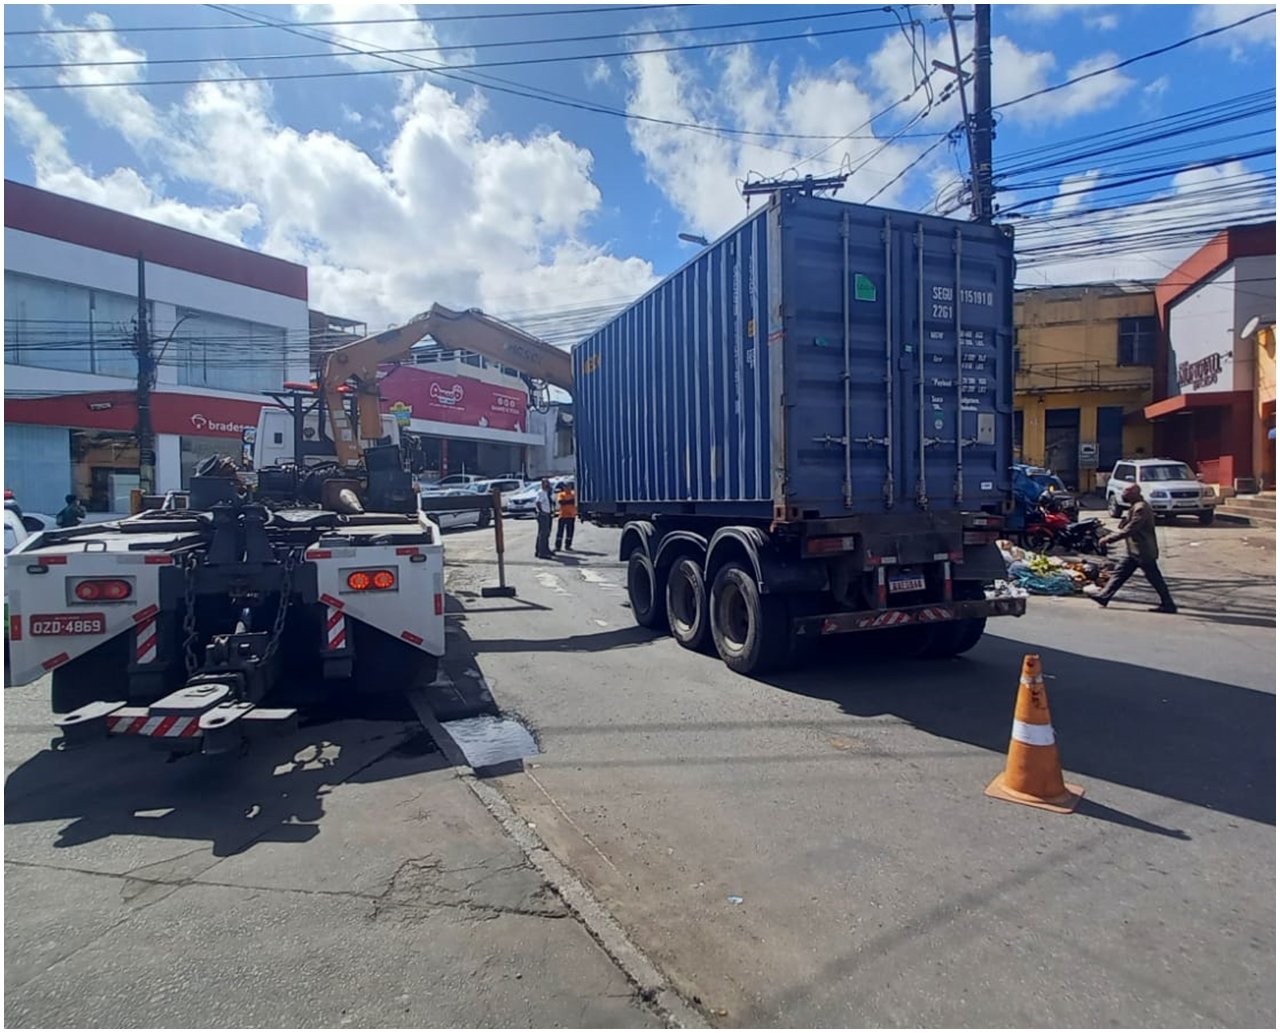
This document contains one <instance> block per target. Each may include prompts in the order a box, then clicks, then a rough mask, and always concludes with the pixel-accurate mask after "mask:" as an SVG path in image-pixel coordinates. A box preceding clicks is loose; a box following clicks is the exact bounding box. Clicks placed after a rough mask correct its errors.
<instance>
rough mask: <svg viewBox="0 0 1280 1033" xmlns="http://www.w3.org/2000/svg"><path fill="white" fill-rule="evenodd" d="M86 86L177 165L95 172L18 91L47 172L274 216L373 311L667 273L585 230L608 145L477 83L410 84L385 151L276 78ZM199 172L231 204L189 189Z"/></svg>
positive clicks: (259, 220)
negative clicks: (599, 159)
mask: <svg viewBox="0 0 1280 1033" xmlns="http://www.w3.org/2000/svg"><path fill="white" fill-rule="evenodd" d="M342 10H343V11H344V16H346V17H357V15H355V14H353V13H351V10H350V9H349V8H343V9H342ZM313 13H314V12H313ZM384 16H393V15H384ZM95 17H100V16H95ZM361 28H363V27H361ZM387 28H395V29H397V32H403V31H404V29H405V27H404V26H391V27H387ZM420 31H421V29H420V27H418V26H416V25H415V27H412V29H411V32H413V33H419V32H420ZM375 35H376V37H377V38H376V40H371V41H373V42H377V43H378V44H379V45H386V44H398V43H401V42H403V37H397V38H395V39H393V38H391V37H390V36H389V35H387V34H385V33H382V32H379V33H376V34H375ZM60 38H61V37H60ZM361 38H362V39H363V38H364V34H363V33H362V34H361ZM419 38H420V37H419ZM65 40H66V43H65V44H62V45H63V46H66V47H67V48H70V49H69V50H68V53H67V57H69V58H70V57H72V56H73V55H75V54H80V53H83V48H85V47H90V46H91V47H93V48H94V50H93V52H94V53H95V54H105V53H107V52H109V50H110V49H111V48H114V49H115V50H117V51H122V50H126V49H127V48H125V47H124V46H123V44H121V43H120V42H119V40H118V39H117V38H116V36H115V35H114V34H113V33H101V34H95V35H92V36H67V37H65ZM135 53H137V52H136V51H135ZM362 60H363V59H362ZM219 70H222V71H227V70H233V69H229V68H226V67H224V68H222V69H219ZM233 71H234V70H233ZM75 96H76V98H77V99H78V100H79V101H80V102H81V103H83V104H84V106H85V110H86V111H87V113H88V114H89V115H90V117H91V118H93V119H94V120H95V121H97V122H98V123H100V124H101V125H104V126H107V127H109V128H111V129H114V130H116V131H118V132H119V133H120V134H121V135H122V136H123V137H124V138H125V140H126V141H128V143H129V144H130V145H131V146H132V147H133V148H134V149H135V151H136V152H137V153H138V154H139V156H140V157H143V158H150V159H152V161H151V167H155V168H160V169H163V173H162V174H160V175H158V176H157V177H156V178H155V180H154V181H153V182H150V183H148V182H146V181H145V180H144V179H143V177H142V176H141V175H140V174H139V173H138V172H137V171H135V170H134V169H130V168H122V169H116V170H115V171H114V172H112V173H110V174H109V175H106V176H101V175H95V174H94V173H93V172H92V171H91V170H89V169H88V168H86V167H84V166H83V165H82V164H80V163H78V162H77V161H75V160H74V159H73V158H72V157H71V155H70V153H69V148H68V144H67V140H66V138H65V134H63V133H62V132H61V130H59V129H58V127H57V126H55V125H54V124H53V123H52V122H51V121H50V120H49V119H48V117H47V116H46V115H45V114H44V113H43V112H42V111H41V110H40V109H39V108H38V107H37V106H36V105H35V104H34V103H33V102H32V101H31V100H30V98H29V97H27V96H26V95H23V94H21V93H16V92H10V93H6V95H5V114H6V118H8V119H9V120H10V122H11V124H12V125H13V126H14V128H15V130H16V132H17V134H18V137H19V139H20V140H21V141H22V143H23V144H24V145H25V146H26V147H27V148H28V150H29V152H30V154H31V158H32V162H33V165H34V168H35V178H36V184H37V185H38V186H40V187H42V188H45V189H49V190H54V191H56V192H59V193H64V194H69V195H71V196H75V197H79V198H82V199H84V200H89V201H93V202H94V203H98V204H104V205H109V206H111V207H116V208H120V209H121V210H124V211H128V212H131V213H133V214H136V215H140V216H143V217H146V218H151V219H155V220H157V221H160V222H165V223H169V224H172V225H179V226H181V227H182V228H184V229H191V230H194V231H195V232H200V233H206V234H208V235H210V236H215V237H218V238H220V239H224V240H232V241H236V242H239V241H241V240H242V239H243V234H244V233H245V232H246V231H247V230H250V229H255V228H257V229H260V230H261V231H262V237H263V244H262V247H263V250H264V251H266V252H267V253H270V254H275V255H279V256H280V257H283V258H287V259H291V260H294V261H299V262H303V263H305V264H307V265H308V267H309V271H310V285H311V301H312V304H313V306H315V307H318V308H323V309H327V310H329V311H332V312H335V313H337V314H341V315H344V316H349V317H351V318H356V319H365V320H367V321H368V322H369V323H370V325H383V324H385V323H387V322H389V321H391V320H396V319H403V318H405V317H407V316H408V315H410V314H412V313H414V312H419V311H421V310H422V309H424V308H426V307H427V306H428V305H429V304H430V303H431V302H432V301H437V300H438V301H441V302H443V303H445V304H448V305H450V306H452V307H464V306H470V305H481V306H483V307H485V308H488V309H490V310H492V311H494V312H496V313H501V312H502V311H512V310H516V309H521V310H526V311H536V310H538V309H543V310H546V309H553V308H561V309H563V308H571V307H582V306H586V305H590V304H593V303H595V302H597V301H599V300H604V299H607V300H610V301H613V300H615V299H617V298H618V297H619V296H628V295H635V294H638V293H640V292H641V291H642V290H644V289H645V288H647V287H648V286H649V285H650V284H651V283H652V282H653V281H654V275H653V270H652V268H651V266H650V265H649V263H647V262H645V261H642V260H640V259H637V258H626V257H618V256H615V255H613V254H610V253H609V251H608V249H606V248H602V247H598V246H594V245H592V244H590V243H588V242H587V240H586V233H587V231H588V229H589V226H590V223H591V220H592V218H593V217H594V216H595V214H596V213H597V212H598V211H599V209H600V206H601V196H600V191H599V189H598V188H597V187H596V185H595V183H594V182H593V181H592V178H591V177H592V157H591V154H590V153H589V152H588V151H586V150H584V149H583V148H581V147H579V146H577V145H576V144H574V143H572V142H571V141H569V140H566V139H565V138H564V137H562V136H561V135H560V134H558V133H554V132H546V131H541V132H536V133H533V134H530V135H528V136H526V137H523V138H517V137H514V136H492V135H486V134H485V132H484V131H483V130H482V128H481V125H480V122H481V118H482V116H483V114H484V112H485V107H484V103H483V101H482V100H481V99H480V98H479V97H478V96H471V97H469V98H467V99H459V98H458V97H455V96H454V95H453V94H452V93H450V92H449V91H447V90H444V89H441V88H440V87H437V86H434V85H432V84H430V83H425V84H418V85H416V86H411V87H410V88H407V89H402V90H401V91H400V102H399V104H398V105H397V106H396V108H395V111H394V114H393V128H392V129H391V131H390V139H389V141H388V142H386V147H385V150H384V151H380V152H379V155H378V157H377V158H375V157H373V156H371V155H370V154H369V153H367V152H365V151H364V150H362V149H361V148H360V147H358V146H357V145H356V144H354V143H352V142H351V141H350V140H348V139H346V138H344V137H343V136H341V135H340V134H339V133H338V132H337V131H334V130H317V131H313V132H309V133H301V132H299V131H298V130H296V129H294V128H292V127H290V126H287V125H284V124H281V122H280V121H279V119H278V118H277V117H276V115H275V114H274V111H273V102H272V95H271V92H270V89H269V88H268V87H267V86H266V85H265V84H262V83H256V82H251V83H203V84H200V85H197V86H194V87H192V88H191V89H190V90H189V91H188V92H187V93H186V94H185V95H183V96H182V98H181V99H180V100H179V101H176V102H174V103H173V104H172V105H170V106H169V107H167V108H160V107H157V106H156V105H153V104H152V103H151V102H150V101H149V100H148V99H147V97H146V96H145V95H144V94H143V92H142V91H141V90H139V89H135V88H132V87H127V88H121V89H112V90H83V91H79V92H78V93H76V94H75ZM108 98H109V101H108ZM354 114H357V115H359V112H354ZM182 183H186V184H191V185H194V186H195V187H197V188H199V189H200V190H201V191H207V192H209V193H211V194H212V195H213V196H215V197H221V198H226V199H227V201H226V203H225V206H223V207H219V206H216V205H209V206H203V207H202V206H198V205H191V204H186V203H183V202H180V201H177V200H174V199H173V197H172V194H173V193H174V191H175V189H177V188H179V187H180V186H181V184H182Z"/></svg>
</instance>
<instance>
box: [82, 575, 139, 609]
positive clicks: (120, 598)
mask: <svg viewBox="0 0 1280 1033" xmlns="http://www.w3.org/2000/svg"><path fill="white" fill-rule="evenodd" d="M71 592H72V595H74V596H75V598H76V599H77V600H78V601H80V602H82V603H122V602H124V601H125V600H126V599H129V598H131V597H132V596H133V585H132V584H130V583H129V582H128V581H126V580H125V579H124V578H118V577H110V578H81V579H80V580H78V581H76V582H74V583H73V586H72V589H71Z"/></svg>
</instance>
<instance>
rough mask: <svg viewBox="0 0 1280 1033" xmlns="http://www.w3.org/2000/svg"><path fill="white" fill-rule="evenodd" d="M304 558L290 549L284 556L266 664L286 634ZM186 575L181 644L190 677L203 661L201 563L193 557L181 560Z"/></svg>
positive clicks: (263, 657)
mask: <svg viewBox="0 0 1280 1033" xmlns="http://www.w3.org/2000/svg"><path fill="white" fill-rule="evenodd" d="M301 557H302V550H301V549H290V550H289V551H288V552H286V553H285V556H284V576H283V577H282V578H281V580H280V605H279V606H278V607H276V616H275V620H274V621H273V622H272V624H271V637H270V638H268V639H267V648H266V649H265V650H263V653H262V662H263V663H264V664H265V663H266V662H267V661H268V660H270V659H271V658H272V657H273V656H274V655H275V652H276V650H277V649H278V648H279V646H280V638H281V636H282V635H283V634H284V623H285V619H286V618H287V617H288V615H289V597H290V595H292V593H293V572H294V570H295V569H296V568H297V566H298V562H299V560H300V559H301ZM180 562H181V564H182V574H183V586H182V587H183V592H182V601H183V613H182V630H183V631H184V632H185V633H186V637H185V638H184V639H183V642H182V651H183V654H184V657H185V661H186V666H187V677H188V678H190V677H191V676H192V675H194V674H195V673H196V671H197V669H198V668H199V667H200V658H199V656H198V654H197V653H196V641H197V634H196V567H197V565H198V560H197V559H196V557H195V556H194V555H192V554H190V553H188V554H187V555H186V556H184V557H183V558H182V560H181V561H180Z"/></svg>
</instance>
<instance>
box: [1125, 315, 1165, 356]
mask: <svg viewBox="0 0 1280 1033" xmlns="http://www.w3.org/2000/svg"><path fill="white" fill-rule="evenodd" d="M1118 332H1119V342H1118V347H1117V354H1116V365H1117V366H1154V365H1155V361H1156V317H1155V316H1137V317H1135V318H1132V319H1121V320H1119V325H1118Z"/></svg>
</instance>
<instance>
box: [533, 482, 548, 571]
mask: <svg viewBox="0 0 1280 1033" xmlns="http://www.w3.org/2000/svg"><path fill="white" fill-rule="evenodd" d="M551 509H552V500H551V482H550V481H549V480H547V479H546V478H545V477H544V478H542V483H541V485H540V486H539V488H538V494H537V496H536V497H535V498H534V500H533V511H534V515H535V516H536V517H537V518H538V544H537V545H536V546H535V547H534V555H535V556H536V557H537V558H538V559H540V560H549V559H551V558H552V556H551Z"/></svg>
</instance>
